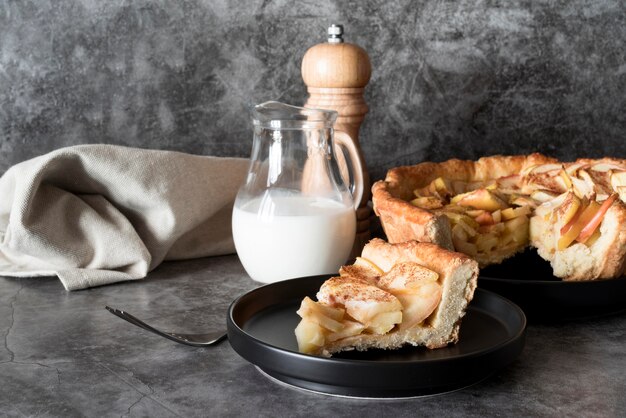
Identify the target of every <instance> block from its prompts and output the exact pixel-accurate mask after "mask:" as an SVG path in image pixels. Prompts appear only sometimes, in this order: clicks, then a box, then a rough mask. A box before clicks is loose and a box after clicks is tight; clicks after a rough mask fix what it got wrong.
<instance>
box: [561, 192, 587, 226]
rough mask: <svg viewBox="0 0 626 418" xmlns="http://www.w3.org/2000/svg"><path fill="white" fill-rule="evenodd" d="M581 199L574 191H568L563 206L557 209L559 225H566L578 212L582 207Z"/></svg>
mask: <svg viewBox="0 0 626 418" xmlns="http://www.w3.org/2000/svg"><path fill="white" fill-rule="evenodd" d="M580 205H581V200H580V199H579V198H578V196H576V194H574V192H573V191H572V192H568V193H567V196H566V197H565V200H564V201H563V203H561V206H559V207H558V208H557V209H556V215H557V219H558V220H559V222H558V225H566V224H567V223H569V221H571V220H572V218H573V217H574V216H575V215H576V213H577V212H578V209H579V208H580Z"/></svg>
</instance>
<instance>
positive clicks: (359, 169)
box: [335, 131, 363, 210]
mask: <svg viewBox="0 0 626 418" xmlns="http://www.w3.org/2000/svg"><path fill="white" fill-rule="evenodd" d="M335 143H336V144H337V145H339V148H340V149H341V152H342V153H343V156H344V158H345V160H346V166H347V168H348V174H349V183H350V184H349V185H348V187H349V189H350V193H351V194H352V200H353V201H354V209H355V210H356V209H358V207H359V205H360V204H361V199H362V198H363V164H362V163H361V154H360V153H359V150H358V149H357V147H356V145H355V143H354V141H353V140H352V138H351V137H350V135H348V134H347V133H345V132H343V131H335Z"/></svg>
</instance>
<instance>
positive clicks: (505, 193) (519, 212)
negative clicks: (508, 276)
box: [411, 162, 626, 267]
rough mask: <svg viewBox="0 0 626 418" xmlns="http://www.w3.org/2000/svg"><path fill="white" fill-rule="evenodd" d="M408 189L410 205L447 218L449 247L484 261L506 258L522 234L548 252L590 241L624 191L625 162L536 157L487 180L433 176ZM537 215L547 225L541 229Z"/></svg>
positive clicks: (522, 238) (521, 243) (523, 241)
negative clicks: (509, 172)
mask: <svg viewBox="0 0 626 418" xmlns="http://www.w3.org/2000/svg"><path fill="white" fill-rule="evenodd" d="M414 194H415V198H414V199H413V200H411V203H412V204H413V205H415V206H418V207H420V208H423V209H427V210H429V211H431V212H433V213H436V214H441V215H445V216H446V217H447V218H448V219H449V221H450V226H451V231H452V243H453V245H454V248H455V250H456V251H460V252H462V253H465V254H467V255H469V256H471V257H474V258H475V259H476V260H477V261H478V262H479V264H480V265H481V267H484V266H486V265H487V264H490V261H492V260H493V259H494V255H495V256H496V257H495V258H498V257H497V255H498V254H500V255H502V257H501V258H500V259H502V258H505V257H506V256H508V255H511V254H513V253H515V252H517V251H518V250H520V249H522V248H525V247H526V245H527V244H528V243H529V240H530V241H532V242H540V243H541V245H542V247H544V248H546V249H548V250H549V251H551V252H554V251H558V250H564V249H566V248H568V247H569V246H572V245H576V244H581V245H586V246H591V245H593V244H594V243H595V242H596V241H597V240H598V238H599V237H600V228H599V226H600V224H601V223H602V220H603V218H604V215H605V214H606V212H607V211H608V209H609V208H610V207H611V206H612V205H613V204H615V202H618V201H619V200H620V199H619V198H620V197H621V198H622V199H624V198H626V167H624V166H620V165H618V164H613V163H606V162H601V163H596V164H587V163H569V164H540V165H533V166H530V167H527V168H526V169H525V170H523V172H521V173H519V174H514V175H510V176H506V177H500V178H497V179H492V180H487V181H476V182H467V181H460V180H449V179H445V178H442V177H438V178H436V179H434V180H432V181H431V182H430V183H428V184H427V185H425V186H424V187H420V188H417V189H415V190H414ZM535 217H540V218H535ZM540 221H542V225H545V224H546V223H547V224H548V225H550V228H551V229H552V233H550V234H545V233H542V231H540V230H539V229H541V228H543V226H539V225H540Z"/></svg>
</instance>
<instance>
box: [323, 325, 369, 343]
mask: <svg viewBox="0 0 626 418" xmlns="http://www.w3.org/2000/svg"><path fill="white" fill-rule="evenodd" d="M364 330H365V325H363V324H361V323H359V322H356V321H343V329H342V330H341V331H338V332H331V333H329V334H327V335H326V341H330V342H332V341H337V340H340V339H342V338H348V337H353V336H355V335H359V334H361V333H362V332H363V331H364Z"/></svg>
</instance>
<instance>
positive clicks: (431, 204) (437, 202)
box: [411, 196, 443, 209]
mask: <svg viewBox="0 0 626 418" xmlns="http://www.w3.org/2000/svg"><path fill="white" fill-rule="evenodd" d="M411 204H412V205H413V206H417V207H420V208H424V209H439V208H440V207H442V206H443V200H441V199H440V198H438V197H435V196H422V197H416V198H415V199H413V200H411Z"/></svg>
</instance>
